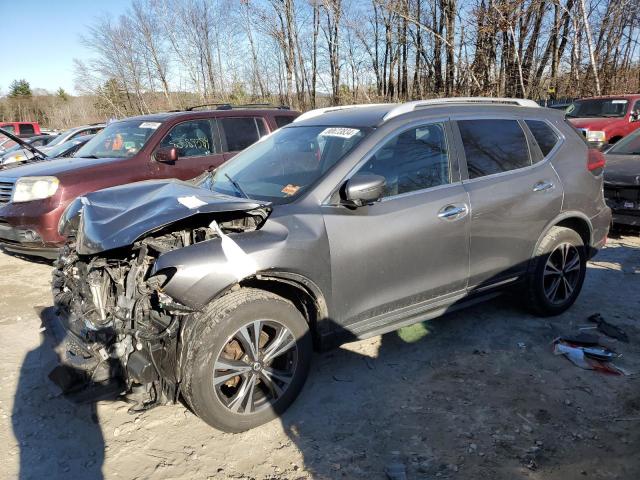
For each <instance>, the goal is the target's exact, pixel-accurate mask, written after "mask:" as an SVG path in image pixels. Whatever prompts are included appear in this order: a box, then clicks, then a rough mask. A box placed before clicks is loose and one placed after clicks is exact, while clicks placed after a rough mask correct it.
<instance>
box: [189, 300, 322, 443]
mask: <svg viewBox="0 0 640 480" xmlns="http://www.w3.org/2000/svg"><path fill="white" fill-rule="evenodd" d="M253 321H261V322H262V321H264V325H265V326H264V327H260V330H259V331H260V332H263V331H267V330H268V328H270V327H269V325H268V324H269V323H273V324H278V325H280V326H284V327H286V328H285V329H283V330H281V331H283V332H285V333H286V332H287V331H288V334H290V335H292V336H293V338H295V345H294V346H292V347H290V350H293V352H294V353H295V367H291V364H292V363H293V361H292V360H290V359H287V360H286V365H287V366H289V367H290V368H292V370H293V371H292V373H291V376H290V377H287V378H288V379H289V378H290V379H291V380H290V381H289V382H288V383H287V384H284V385H285V386H286V388H285V389H284V390H283V393H282V394H281V395H280V396H278V397H277V398H273V399H272V400H271V401H268V400H269V399H268V398H267V397H268V395H269V393H264V392H267V391H268V392H272V393H273V392H275V390H273V389H267V385H268V382H265V381H263V380H261V378H264V377H260V374H262V375H265V374H266V371H267V370H268V369H270V368H271V366H270V365H271V364H269V366H267V364H266V363H265V364H264V367H263V370H264V371H262V372H259V371H258V372H259V373H256V372H254V371H253V370H250V371H248V372H245V374H246V375H247V377H245V376H244V375H245V374H241V375H237V376H235V377H233V378H231V379H229V380H228V381H227V382H224V383H221V384H219V385H218V386H214V375H215V372H220V371H221V369H220V368H215V366H219V365H220V363H218V362H220V361H222V362H224V361H227V360H228V361H234V362H240V361H243V360H244V359H245V357H246V355H245V356H244V357H242V358H241V359H236V360H234V359H230V358H229V357H227V356H226V355H228V354H227V349H228V348H230V346H231V345H232V342H233V341H234V340H235V339H237V338H240V337H239V336H238V334H239V332H240V331H241V330H242V331H243V332H248V333H249V334H251V330H244V327H245V326H247V328H249V327H248V325H249V324H250V323H251V324H252V322H253ZM185 322H186V323H185V325H186V327H185V330H184V332H183V336H182V341H183V347H182V349H183V352H184V353H183V361H182V363H183V365H182V387H181V390H182V394H183V396H184V398H185V400H186V401H187V403H188V405H189V406H190V407H191V409H192V410H193V411H194V413H195V414H196V415H198V416H199V417H200V418H202V419H203V420H204V421H205V422H207V423H208V424H209V425H211V426H213V427H214V428H217V429H219V430H222V431H225V432H230V433H236V432H242V431H245V430H249V429H251V428H254V427H257V426H259V425H262V424H264V423H266V422H269V421H271V420H273V419H274V418H276V417H278V416H279V415H280V414H282V413H283V412H284V411H285V410H286V409H287V408H288V407H289V405H291V403H293V401H294V400H295V399H296V397H297V396H298V394H299V393H300V390H302V387H303V385H304V382H305V380H306V378H307V375H308V373H309V366H310V363H311V355H312V351H313V346H312V341H311V335H310V331H309V326H308V324H307V322H306V320H305V319H304V317H303V316H302V315H301V313H300V312H299V311H298V309H297V308H296V307H295V306H294V305H293V304H292V303H291V302H289V301H288V300H286V299H284V298H282V297H280V296H278V295H275V294H273V293H271V292H267V291H263V290H258V289H252V288H242V289H240V290H238V291H235V292H231V293H229V294H228V295H225V296H224V297H221V298H220V299H218V300H216V301H214V302H212V303H211V304H209V305H208V306H207V307H206V309H205V310H204V311H203V312H202V313H200V314H198V315H196V316H193V317H191V318H188V319H186V321H185ZM263 328H264V330H262V329H263ZM265 335H266V334H265ZM275 336H276V335H275V334H274V337H275ZM257 337H258V339H259V340H258V343H260V339H261V338H262V333H260V334H259V335H257ZM251 338H254V337H251ZM287 338H288V339H289V340H288V342H287V343H289V344H293V340H292V338H291V336H288V337H287ZM272 341H274V338H272V337H269V339H268V340H267V343H266V345H264V348H262V347H261V348H260V350H261V351H262V350H267V349H268V347H269V345H271V344H272V343H271V342H272ZM233 346H234V347H235V348H236V350H235V351H238V349H237V347H240V348H243V344H241V343H240V342H238V341H236V343H235V345H233ZM244 350H247V349H246V348H244ZM244 353H247V352H244ZM263 353H265V352H263ZM290 354H292V353H291V352H288V353H287V354H286V355H290ZM283 357H284V354H282V355H281V356H276V357H275V358H276V360H272V361H274V362H275V361H281V360H282V358H283ZM265 359H266V356H265ZM252 362H253V361H252V360H247V361H246V363H247V365H255V363H252ZM256 363H257V362H256ZM243 368H245V367H243ZM258 368H260V367H258ZM229 371H231V372H233V370H229ZM276 371H278V372H280V370H276ZM252 375H254V376H255V379H252V380H251V381H253V382H255V383H253V385H255V384H258V387H257V389H256V388H252V390H253V391H255V392H257V394H258V396H259V395H260V394H262V395H263V397H264V398H262V400H263V403H262V405H261V406H260V409H258V408H256V407H253V406H252V409H253V408H256V411H254V412H251V411H250V410H251V409H249V408H248V401H246V400H245V401H246V402H247V403H246V406H244V407H242V409H243V410H245V411H244V412H238V413H236V412H234V411H232V410H231V409H230V407H229V405H225V403H224V402H225V401H226V400H228V398H232V397H225V396H224V395H225V393H223V391H222V389H225V392H227V391H229V390H233V388H236V389H237V391H236V393H238V394H239V393H240V388H239V387H237V385H240V386H242V385H243V382H245V381H247V385H249V387H248V388H251V387H250V385H252V383H251V382H249V381H248V379H249V378H250V377H249V376H252ZM222 376H225V377H226V376H228V375H224V374H223V375H220V374H219V376H218V377H217V378H218V380H220V379H221V378H222ZM234 381H235V382H236V383H235V385H236V386H235V387H234V386H232V387H229V386H228V385H227V383H229V382H231V383H233V382H234ZM273 383H276V380H273ZM278 388H280V387H278ZM254 396H255V394H252V395H251V397H250V398H249V400H250V401H252V400H253V399H254ZM273 396H274V397H275V394H274V395H273ZM243 402H244V401H242V400H241V402H240V403H243ZM252 405H253V401H252ZM247 410H249V412H247Z"/></svg>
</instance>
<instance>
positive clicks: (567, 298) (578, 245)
mask: <svg viewBox="0 0 640 480" xmlns="http://www.w3.org/2000/svg"><path fill="white" fill-rule="evenodd" d="M532 261H533V269H532V273H531V274H530V276H529V279H528V283H527V304H528V306H529V307H530V309H531V310H533V312H534V313H536V314H538V315H541V316H553V315H559V314H561V313H562V312H564V311H565V310H567V309H568V308H569V307H571V305H573V304H574V302H575V301H576V299H577V298H578V295H579V294H580V290H581V289H582V283H583V282H584V277H585V273H586V269H587V255H586V249H585V245H584V242H583V241H582V238H581V237H580V235H578V233H577V232H576V231H575V230H571V229H570V228H565V227H552V228H551V229H550V230H549V232H548V233H547V234H546V235H545V237H544V238H543V239H542V241H541V242H540V245H539V246H538V248H537V251H536V254H535V257H534V258H533V260H532Z"/></svg>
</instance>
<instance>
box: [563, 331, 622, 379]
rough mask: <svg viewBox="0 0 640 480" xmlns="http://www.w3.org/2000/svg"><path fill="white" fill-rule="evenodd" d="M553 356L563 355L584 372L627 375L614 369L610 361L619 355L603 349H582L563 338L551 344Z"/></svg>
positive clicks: (619, 369)
mask: <svg viewBox="0 0 640 480" xmlns="http://www.w3.org/2000/svg"><path fill="white" fill-rule="evenodd" d="M553 353H554V355H564V356H565V357H567V359H569V360H570V361H571V363H573V364H574V365H575V366H577V367H580V368H582V369H584V370H597V371H599V372H603V373H610V374H613V375H628V373H627V372H626V371H625V370H623V369H621V368H618V367H616V366H615V365H614V364H613V363H611V360H612V359H613V358H616V357H618V356H619V355H618V354H616V353H615V352H613V351H611V350H609V349H607V348H604V347H582V346H578V345H571V344H569V343H568V342H566V340H564V339H563V338H557V339H556V340H555V341H554V343H553Z"/></svg>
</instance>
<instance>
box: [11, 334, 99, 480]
mask: <svg viewBox="0 0 640 480" xmlns="http://www.w3.org/2000/svg"><path fill="white" fill-rule="evenodd" d="M52 341H53V337H50V338H47V340H46V341H45V340H44V338H43V342H42V343H41V344H40V346H38V347H37V348H36V349H34V350H31V351H30V352H29V353H27V355H26V357H25V359H24V362H23V364H22V367H21V368H20V376H19V379H18V386H17V389H16V393H15V399H14V407H13V412H12V414H11V422H12V425H13V432H14V435H15V437H16V439H17V441H18V442H19V444H20V470H19V478H20V479H22V480H27V479H42V478H77V479H86V480H94V479H101V478H103V475H102V464H103V461H104V454H105V443H104V439H103V437H102V430H101V428H100V423H99V419H98V416H97V411H96V404H95V403H91V404H86V405H77V404H73V403H71V402H69V401H68V400H66V399H65V398H63V397H61V396H59V395H58V393H59V392H58V391H56V387H54V386H53V384H52V383H51V382H50V380H49V379H48V378H47V374H48V373H49V371H50V370H51V369H52V368H53V367H54V366H55V365H56V363H55V354H54V353H53V350H52V347H54V346H55V345H53V344H52Z"/></svg>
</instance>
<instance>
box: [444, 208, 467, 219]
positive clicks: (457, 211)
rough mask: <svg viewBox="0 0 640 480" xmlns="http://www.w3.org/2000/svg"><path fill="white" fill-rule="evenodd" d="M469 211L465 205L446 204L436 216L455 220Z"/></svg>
mask: <svg viewBox="0 0 640 480" xmlns="http://www.w3.org/2000/svg"><path fill="white" fill-rule="evenodd" d="M468 212H469V209H468V208H467V206H466V205H464V204H462V205H454V204H452V205H447V206H445V207H442V208H441V209H440V211H439V212H438V218H442V219H443V220H457V219H459V218H462V217H464V216H465V215H466V214H467V213H468Z"/></svg>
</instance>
